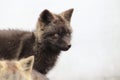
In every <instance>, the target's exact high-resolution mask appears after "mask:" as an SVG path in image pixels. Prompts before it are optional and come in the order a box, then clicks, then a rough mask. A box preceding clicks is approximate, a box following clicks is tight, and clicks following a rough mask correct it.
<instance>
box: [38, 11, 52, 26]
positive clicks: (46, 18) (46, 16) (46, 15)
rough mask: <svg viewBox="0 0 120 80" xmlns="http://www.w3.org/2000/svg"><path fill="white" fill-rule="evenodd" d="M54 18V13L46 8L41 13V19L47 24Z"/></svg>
mask: <svg viewBox="0 0 120 80" xmlns="http://www.w3.org/2000/svg"><path fill="white" fill-rule="evenodd" d="M53 19H54V16H53V14H52V13H51V12H50V11H49V10H47V9H45V10H44V11H43V12H42V13H41V14H40V18H39V20H40V21H42V22H43V23H45V24H49V23H50V22H51V21H52V20H53Z"/></svg>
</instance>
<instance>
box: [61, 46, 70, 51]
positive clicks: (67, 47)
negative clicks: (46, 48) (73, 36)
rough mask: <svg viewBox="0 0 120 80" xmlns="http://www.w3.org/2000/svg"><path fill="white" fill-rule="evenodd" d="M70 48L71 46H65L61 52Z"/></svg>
mask: <svg viewBox="0 0 120 80" xmlns="http://www.w3.org/2000/svg"><path fill="white" fill-rule="evenodd" d="M70 47H71V45H67V46H65V48H64V49H63V50H64V51H67V50H68V49H69V48H70Z"/></svg>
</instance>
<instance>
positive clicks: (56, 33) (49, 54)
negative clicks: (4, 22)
mask: <svg viewBox="0 0 120 80" xmlns="http://www.w3.org/2000/svg"><path fill="white" fill-rule="evenodd" d="M72 12H73V9H70V10H67V11H65V12H63V13H61V14H58V15H57V14H52V13H51V12H49V11H48V10H44V11H43V12H42V13H41V15H40V17H39V19H38V23H37V28H36V31H35V32H27V31H20V30H1V31H0V58H1V59H2V58H4V59H16V58H19V59H21V58H23V57H28V56H31V55H34V56H35V63H34V69H36V70H37V71H39V72H41V73H42V74H46V73H47V72H48V71H49V70H50V69H51V68H52V67H53V66H54V65H55V62H56V60H57V57H58V55H59V54H60V51H61V50H63V51H67V50H68V49H69V48H70V46H71V45H70V40H71V32H72V31H71V27H70V18H71V15H72Z"/></svg>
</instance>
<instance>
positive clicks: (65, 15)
mask: <svg viewBox="0 0 120 80" xmlns="http://www.w3.org/2000/svg"><path fill="white" fill-rule="evenodd" d="M72 13H73V9H69V10H66V11H64V12H62V13H60V14H54V13H52V12H50V11H49V10H44V11H43V12H42V13H41V14H40V17H39V18H38V22H37V28H36V32H35V34H36V37H37V39H38V42H44V43H46V45H48V46H49V47H50V48H53V49H59V50H63V51H66V50H68V49H69V48H70V47H71V43H70V41H71V33H72V29H71V25H70V21H71V16H72Z"/></svg>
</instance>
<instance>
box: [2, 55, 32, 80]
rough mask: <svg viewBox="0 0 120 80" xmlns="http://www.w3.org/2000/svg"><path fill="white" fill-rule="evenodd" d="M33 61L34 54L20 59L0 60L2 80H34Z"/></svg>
mask: <svg viewBox="0 0 120 80" xmlns="http://www.w3.org/2000/svg"><path fill="white" fill-rule="evenodd" d="M33 62H34V57H33V56H30V57H28V58H25V59H21V60H19V61H0V80H33V79H32V76H31V71H32V67H33Z"/></svg>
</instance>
